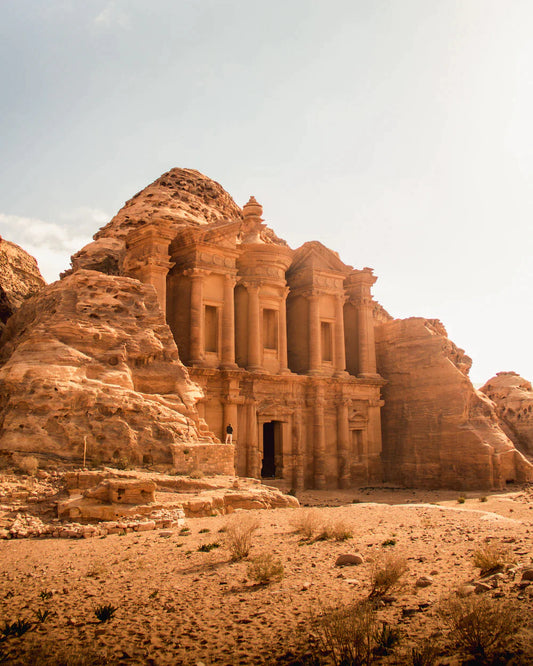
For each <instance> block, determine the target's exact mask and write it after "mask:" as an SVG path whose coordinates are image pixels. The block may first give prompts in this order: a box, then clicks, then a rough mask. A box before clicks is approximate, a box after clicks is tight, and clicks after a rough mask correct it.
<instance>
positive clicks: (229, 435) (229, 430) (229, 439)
mask: <svg viewBox="0 0 533 666" xmlns="http://www.w3.org/2000/svg"><path fill="white" fill-rule="evenodd" d="M232 443H233V428H232V426H231V423H228V425H227V426H226V444H232Z"/></svg>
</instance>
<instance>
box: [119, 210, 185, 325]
mask: <svg viewBox="0 0 533 666" xmlns="http://www.w3.org/2000/svg"><path fill="white" fill-rule="evenodd" d="M173 236H174V234H173V233H172V232H171V231H169V230H168V229H167V228H166V227H165V224H161V223H159V222H157V221H156V222H149V223H148V224H144V225H143V226H142V227H140V228H139V229H135V230H133V231H131V232H130V233H129V234H128V236H127V238H126V253H125V256H124V260H123V270H124V272H125V274H126V275H127V276H128V277H134V278H136V279H137V280H140V281H141V282H144V283H145V284H151V285H152V286H153V287H154V289H155V291H156V294H157V300H158V303H159V306H160V308H161V310H162V312H163V314H165V316H166V311H167V275H168V271H169V270H170V269H171V268H172V266H174V263H173V262H171V261H169V259H170V255H169V254H168V247H169V244H170V241H171V240H172V238H173Z"/></svg>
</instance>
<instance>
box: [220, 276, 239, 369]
mask: <svg viewBox="0 0 533 666" xmlns="http://www.w3.org/2000/svg"><path fill="white" fill-rule="evenodd" d="M234 287H235V278H234V276H233V275H225V276H224V303H223V305H222V353H221V363H220V367H221V368H224V369H226V370H230V369H233V368H236V367H237V364H236V363H235V301H234Z"/></svg>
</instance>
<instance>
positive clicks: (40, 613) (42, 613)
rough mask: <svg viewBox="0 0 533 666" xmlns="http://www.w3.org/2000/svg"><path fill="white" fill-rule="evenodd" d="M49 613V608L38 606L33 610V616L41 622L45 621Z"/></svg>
mask: <svg viewBox="0 0 533 666" xmlns="http://www.w3.org/2000/svg"><path fill="white" fill-rule="evenodd" d="M50 615H51V611H50V609H49V608H38V609H37V610H36V611H35V616H36V618H37V619H38V620H39V622H40V623H41V624H42V623H43V622H46V620H47V618H48V617H49V616H50Z"/></svg>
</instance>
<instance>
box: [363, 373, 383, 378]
mask: <svg viewBox="0 0 533 666" xmlns="http://www.w3.org/2000/svg"><path fill="white" fill-rule="evenodd" d="M357 377H358V378H359V379H383V377H382V376H381V375H379V374H378V373H377V372H360V373H359V374H358V375H357Z"/></svg>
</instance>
